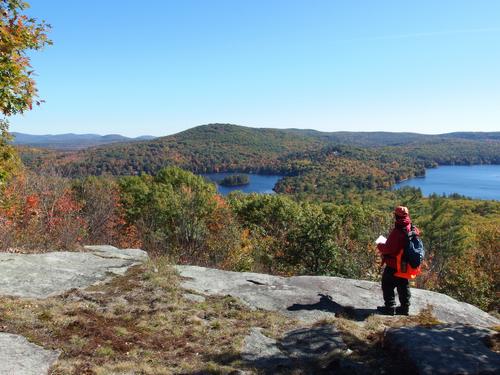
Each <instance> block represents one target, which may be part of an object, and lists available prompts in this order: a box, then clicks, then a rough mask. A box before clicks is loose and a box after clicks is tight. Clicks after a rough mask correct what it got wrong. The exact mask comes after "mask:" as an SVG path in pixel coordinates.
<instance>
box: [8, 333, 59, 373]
mask: <svg viewBox="0 0 500 375" xmlns="http://www.w3.org/2000/svg"><path fill="white" fill-rule="evenodd" d="M58 357H59V353H58V352H56V351H53V350H46V349H43V348H41V347H39V346H37V345H34V344H32V343H30V342H28V340H26V339H25V338H24V337H22V336H18V335H13V334H10V333H0V374H5V375H46V374H47V373H48V371H49V368H50V366H52V364H53V363H54V362H55V361H56V360H57V358H58Z"/></svg>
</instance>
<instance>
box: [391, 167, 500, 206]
mask: <svg viewBox="0 0 500 375" xmlns="http://www.w3.org/2000/svg"><path fill="white" fill-rule="evenodd" d="M425 172H426V175H425V177H417V178H412V179H410V180H407V181H403V182H401V183H399V184H397V185H396V188H397V189H398V188H401V187H404V186H413V187H418V188H420V189H421V190H422V193H423V194H424V196H428V195H429V194H432V193H436V194H439V195H441V194H443V193H444V194H446V195H449V194H453V193H458V194H460V195H465V196H467V197H470V198H476V199H494V200H500V165H471V166H462V165H453V166H441V167H438V168H432V169H427V170H426V171H425Z"/></svg>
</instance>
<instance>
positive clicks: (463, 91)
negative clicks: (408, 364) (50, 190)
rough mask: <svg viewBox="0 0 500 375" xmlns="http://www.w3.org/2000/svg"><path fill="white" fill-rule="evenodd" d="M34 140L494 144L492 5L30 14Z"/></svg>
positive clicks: (158, 6) (497, 47) (287, 4)
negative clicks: (222, 131)
mask: <svg viewBox="0 0 500 375" xmlns="http://www.w3.org/2000/svg"><path fill="white" fill-rule="evenodd" d="M29 2H30V3H31V9H30V13H31V14H32V15H34V16H36V17H37V18H39V19H45V20H46V21H47V22H49V23H51V24H52V25H53V31H52V33H51V37H52V39H53V41H54V45H53V46H51V47H48V48H47V49H46V50H44V51H43V52H37V53H35V54H33V60H32V61H33V66H34V68H35V70H36V71H37V74H38V77H37V80H38V87H39V91H40V97H41V98H42V99H45V100H46V103H45V104H44V105H42V106H41V107H39V108H35V109H34V110H33V111H32V112H30V113H27V114H25V115H24V116H20V117H18V118H14V119H12V121H11V124H12V125H11V130H12V131H20V132H26V133H33V134H47V133H52V134H55V133H68V132H74V133H98V134H108V133H120V134H124V135H128V136H136V135H141V134H151V135H157V136H161V135H167V134H172V133H176V132H178V131H181V130H184V129H187V128H191V127H193V126H197V125H201V124H206V123H212V122H225V123H234V124H240V125H246V126H253V127H276V128H290V127H296V128H313V129H318V130H323V131H338V130H352V131H377V130H384V131H414V132H418V133H444V132H451V131H473V130H475V131H500V1H497V0H490V1H484V0H468V1H461V0H440V1H436V0H432V1H427V0H419V1H402V0H394V1H382V0H377V1H372V0H364V1H361V0H343V1H341V0H329V1H318V0H303V1H295V0H251V1H250V0H176V1H174V0H150V1H147V2H138V1H128V0H120V1H118V0H107V1H95V0H87V1H63V0H31V1H29Z"/></svg>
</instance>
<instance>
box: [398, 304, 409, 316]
mask: <svg viewBox="0 0 500 375" xmlns="http://www.w3.org/2000/svg"><path fill="white" fill-rule="evenodd" d="M408 310H409V306H398V307H396V315H406V316H408V315H410V314H409V312H408Z"/></svg>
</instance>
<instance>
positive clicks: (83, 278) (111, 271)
mask: <svg viewBox="0 0 500 375" xmlns="http://www.w3.org/2000/svg"><path fill="white" fill-rule="evenodd" d="M86 250H87V252H78V253H77V252H67V251H61V252H52V253H45V254H9V253H0V295H3V296H14V297H24V298H47V297H50V296H53V295H57V294H61V293H64V292H65V291H67V290H70V289H73V288H85V287H88V286H90V285H93V284H96V283H99V282H103V281H106V280H108V279H109V278H110V277H112V276H116V275H122V274H124V273H125V272H126V271H127V270H128V269H129V268H130V267H132V266H134V265H137V264H140V263H141V262H143V261H145V260H146V259H147V258H148V256H147V253H146V252H145V251H143V250H138V249H124V250H121V249H117V248H115V247H113V246H87V247H86Z"/></svg>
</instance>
